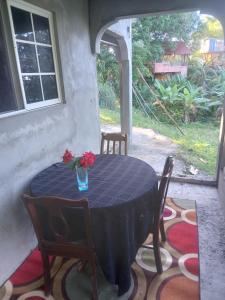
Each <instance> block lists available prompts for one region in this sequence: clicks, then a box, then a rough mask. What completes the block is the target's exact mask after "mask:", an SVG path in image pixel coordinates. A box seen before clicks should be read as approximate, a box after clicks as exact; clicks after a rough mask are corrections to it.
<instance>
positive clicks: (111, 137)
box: [101, 132, 127, 155]
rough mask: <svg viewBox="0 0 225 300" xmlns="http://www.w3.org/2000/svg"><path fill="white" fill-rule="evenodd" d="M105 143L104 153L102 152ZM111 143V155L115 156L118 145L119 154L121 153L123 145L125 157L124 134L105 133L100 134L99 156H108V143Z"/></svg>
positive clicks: (125, 139) (125, 136)
mask: <svg viewBox="0 0 225 300" xmlns="http://www.w3.org/2000/svg"><path fill="white" fill-rule="evenodd" d="M105 142H106V153H105V151H104V148H105ZM111 142H112V144H113V148H112V154H116V145H117V144H119V150H118V152H119V154H121V152H122V143H124V154H125V155H127V134H126V133H120V132H115V133H105V132H102V140H101V154H110V143H111Z"/></svg>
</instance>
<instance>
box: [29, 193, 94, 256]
mask: <svg viewBox="0 0 225 300" xmlns="http://www.w3.org/2000/svg"><path fill="white" fill-rule="evenodd" d="M23 198H24V203H25V206H26V208H27V210H28V212H29V215H30V217H31V221H32V223H33V226H34V230H35V233H36V235H37V239H38V244H39V248H45V249H46V250H48V249H47V248H48V247H49V248H51V247H54V246H57V247H58V248H59V247H61V249H63V247H65V246H66V247H68V245H69V244H70V243H71V242H73V236H72V235H73V234H72V232H71V226H70V224H69V221H68V215H67V214H68V212H70V213H71V212H72V211H73V212H74V211H75V212H78V213H79V215H82V219H83V224H80V226H79V227H84V228H85V230H84V231H85V237H84V239H83V242H84V243H85V245H87V246H88V247H89V248H93V240H92V234H91V220H90V210H89V207H88V200H87V199H80V200H69V199H63V198H57V197H30V196H28V195H24V196H23ZM46 230H47V232H48V236H46Z"/></svg>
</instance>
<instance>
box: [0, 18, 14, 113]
mask: <svg viewBox="0 0 225 300" xmlns="http://www.w3.org/2000/svg"><path fill="white" fill-rule="evenodd" d="M16 108H17V107H16V101H15V95H14V90H13V85H12V80H11V74H10V68H9V61H8V55H7V51H6V45H5V41H4V39H3V32H2V27H1V16H0V113H2V112H7V111H11V110H16Z"/></svg>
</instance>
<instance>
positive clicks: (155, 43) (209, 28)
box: [97, 12, 225, 174]
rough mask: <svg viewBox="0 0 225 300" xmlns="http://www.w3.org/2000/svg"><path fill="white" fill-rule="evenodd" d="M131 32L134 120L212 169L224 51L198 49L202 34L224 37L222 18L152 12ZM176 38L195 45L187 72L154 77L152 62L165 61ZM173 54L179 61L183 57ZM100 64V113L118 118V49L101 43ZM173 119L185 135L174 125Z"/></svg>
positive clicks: (224, 69)
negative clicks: (214, 54) (213, 56)
mask: <svg viewBox="0 0 225 300" xmlns="http://www.w3.org/2000/svg"><path fill="white" fill-rule="evenodd" d="M132 36H133V41H132V47H133V49H132V51H133V53H132V57H133V62H132V63H133V88H134V89H135V92H134V94H133V105H134V108H135V109H134V115H133V122H134V126H142V127H149V128H152V129H155V130H157V131H159V132H160V133H162V134H165V135H166V136H168V137H170V138H172V139H173V141H174V142H176V143H178V144H180V145H181V149H182V153H181V155H182V157H183V158H184V159H185V160H186V161H187V162H190V163H192V164H195V165H196V166H197V167H199V168H200V169H202V170H205V171H207V172H208V173H209V174H213V173H214V172H215V165H216V154H217V146H218V135H219V129H218V128H219V125H218V124H219V121H220V117H221V114H222V105H223V101H224V92H225V67H224V66H225V55H224V53H221V54H220V55H218V56H217V59H216V61H213V60H212V59H211V58H210V56H209V57H208V58H207V59H206V57H204V56H202V54H201V53H200V51H199V49H200V41H201V39H208V38H217V39H222V38H223V30H222V26H221V24H220V23H219V22H218V21H217V20H216V19H214V18H213V17H210V16H204V17H202V16H200V14H199V13H198V12H194V13H193V12H192V13H182V14H170V15H160V16H150V17H143V18H138V19H135V20H134V22H133V26H132ZM176 41H183V42H185V44H186V45H187V46H188V47H189V48H190V49H191V50H192V55H191V56H190V57H189V58H188V60H187V61H186V62H187V64H188V74H187V77H186V78H184V77H181V76H178V75H173V76H167V77H166V78H164V79H163V80H159V79H156V78H155V76H154V74H153V72H152V66H153V63H154V62H156V61H157V62H160V61H163V60H164V59H165V56H164V54H165V49H166V47H169V48H170V49H173V48H174V47H175V45H176ZM165 45H166V46H165ZM173 59H174V61H175V62H176V63H177V62H179V58H177V57H176V58H173ZM97 68H98V83H99V100H100V107H102V108H104V109H103V110H102V112H103V115H102V117H103V118H107V117H109V119H113V120H114V121H115V120H116V119H117V118H118V113H117V111H118V106H119V74H120V71H119V65H118V62H117V57H116V50H115V49H113V48H111V47H107V46H102V49H101V54H100V56H98V59H97ZM140 73H141V74H142V75H143V78H144V80H143V78H141V75H140ZM144 81H145V82H144ZM146 83H147V84H146ZM137 95H139V96H137ZM162 107H163V109H162ZM108 109H110V110H112V111H111V112H110V113H109V111H108ZM141 111H145V115H146V114H148V115H149V117H150V118H146V117H144V116H143V113H141ZM168 114H169V115H170V116H171V118H168ZM156 119H157V120H158V122H155V120H156ZM173 120H175V122H176V123H177V124H178V126H179V127H180V128H181V129H182V131H183V132H184V133H185V135H184V136H182V135H181V134H179V132H178V131H177V130H176V129H175V126H174V122H173ZM109 121H110V120H109ZM118 122H119V119H118Z"/></svg>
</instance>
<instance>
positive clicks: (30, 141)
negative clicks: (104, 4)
mask: <svg viewBox="0 0 225 300" xmlns="http://www.w3.org/2000/svg"><path fill="white" fill-rule="evenodd" d="M29 2H31V3H33V4H36V3H38V5H39V6H41V7H43V8H46V9H48V10H51V11H53V12H55V14H56V25H57V31H58V41H59V47H60V57H61V63H62V75H63V83H64V89H65V101H66V103H65V104H60V105H56V106H52V107H48V108H43V109H39V110H35V111H32V112H31V111H30V112H27V113H24V114H20V115H17V116H11V117H7V118H1V119H0V166H1V168H0V241H1V242H0V258H1V263H0V285H1V284H2V283H3V281H4V280H6V279H7V278H8V276H9V275H10V274H11V273H12V272H13V271H14V270H15V268H16V267H17V266H18V265H19V264H20V263H21V262H22V261H23V259H24V258H25V257H26V256H27V255H28V253H29V252H30V250H31V249H32V248H33V247H34V246H35V245H36V240H35V238H34V234H33V230H32V227H31V224H30V221H29V218H28V216H27V213H26V212H25V209H24V206H23V203H22V200H21V198H20V196H21V194H22V193H23V192H24V190H26V189H27V188H28V187H29V183H30V181H31V179H32V178H33V177H34V176H35V175H36V174H37V173H38V172H40V171H41V170H42V169H44V168H46V167H47V166H49V165H51V164H52V163H55V162H57V161H59V160H60V159H61V156H62V154H63V152H64V149H65V148H69V149H71V150H73V151H74V152H75V153H76V154H81V153H82V152H83V151H85V150H92V151H94V152H97V151H98V150H99V138H100V137H99V132H100V129H99V120H98V108H97V107H98V106H97V100H96V99H97V83H96V61H95V57H94V56H93V55H92V54H91V49H90V38H89V28H88V7H87V5H88V4H87V2H88V1H87V0H48V1H46V0H37V1H29Z"/></svg>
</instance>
